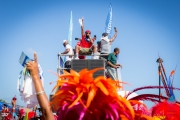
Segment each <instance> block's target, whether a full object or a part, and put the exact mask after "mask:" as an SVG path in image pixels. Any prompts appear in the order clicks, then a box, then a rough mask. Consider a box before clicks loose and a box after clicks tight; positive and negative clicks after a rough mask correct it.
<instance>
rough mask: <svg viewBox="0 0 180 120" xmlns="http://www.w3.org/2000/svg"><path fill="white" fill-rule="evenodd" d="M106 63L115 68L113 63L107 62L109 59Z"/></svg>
mask: <svg viewBox="0 0 180 120" xmlns="http://www.w3.org/2000/svg"><path fill="white" fill-rule="evenodd" d="M107 64H108V65H110V66H111V67H113V68H117V66H116V65H113V64H112V63H111V62H109V61H107Z"/></svg>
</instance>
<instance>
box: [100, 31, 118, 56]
mask: <svg viewBox="0 0 180 120" xmlns="http://www.w3.org/2000/svg"><path fill="white" fill-rule="evenodd" d="M114 30H115V34H114V36H113V37H112V38H108V33H103V34H102V37H101V54H109V53H111V44H112V42H113V41H114V40H115V39H116V37H117V34H118V30H117V29H116V28H114ZM102 57H103V58H105V59H107V58H108V56H102Z"/></svg>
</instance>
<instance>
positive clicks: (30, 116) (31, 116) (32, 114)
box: [28, 111, 35, 119]
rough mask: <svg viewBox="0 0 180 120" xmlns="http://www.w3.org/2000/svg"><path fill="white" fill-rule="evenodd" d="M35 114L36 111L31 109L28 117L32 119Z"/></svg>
mask: <svg viewBox="0 0 180 120" xmlns="http://www.w3.org/2000/svg"><path fill="white" fill-rule="evenodd" d="M34 116H35V112H33V111H31V112H29V113H28V118H29V119H31V118H33V117H34Z"/></svg>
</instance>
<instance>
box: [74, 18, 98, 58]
mask: <svg viewBox="0 0 180 120" xmlns="http://www.w3.org/2000/svg"><path fill="white" fill-rule="evenodd" d="M79 22H80V25H81V35H82V39H81V40H80V42H79V43H78V44H77V45H76V48H75V52H76V55H75V59H79V58H78V54H80V55H91V54H92V52H95V46H94V45H93V43H94V41H95V38H91V31H90V30H86V32H84V19H83V18H82V19H80V20H79Z"/></svg>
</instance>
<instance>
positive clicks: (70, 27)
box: [68, 11, 73, 46]
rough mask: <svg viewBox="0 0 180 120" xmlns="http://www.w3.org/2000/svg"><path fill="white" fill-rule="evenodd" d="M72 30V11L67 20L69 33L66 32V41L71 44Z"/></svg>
mask: <svg viewBox="0 0 180 120" xmlns="http://www.w3.org/2000/svg"><path fill="white" fill-rule="evenodd" d="M72 31H73V18H72V11H71V15H70V21H69V34H68V42H69V44H70V45H71V46H72Z"/></svg>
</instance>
